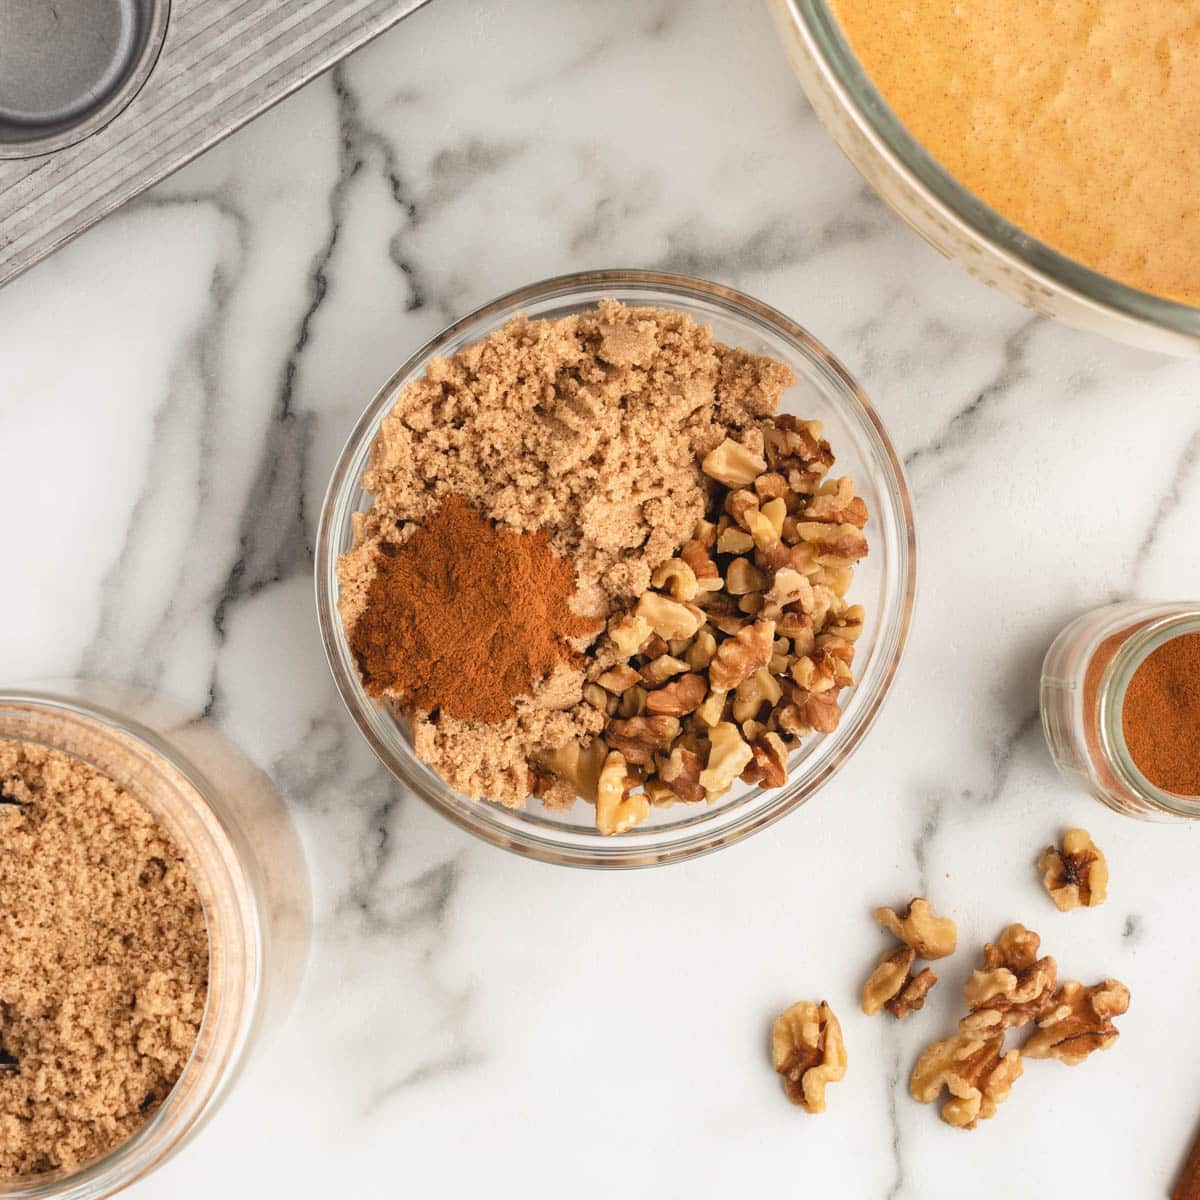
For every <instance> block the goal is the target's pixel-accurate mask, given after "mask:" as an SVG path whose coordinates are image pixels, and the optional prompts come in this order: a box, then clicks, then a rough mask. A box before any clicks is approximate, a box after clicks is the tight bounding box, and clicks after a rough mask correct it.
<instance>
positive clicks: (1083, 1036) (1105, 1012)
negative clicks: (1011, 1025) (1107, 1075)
mask: <svg viewBox="0 0 1200 1200" xmlns="http://www.w3.org/2000/svg"><path fill="white" fill-rule="evenodd" d="M1128 1008H1129V989H1128V988H1127V987H1126V986H1125V985H1124V984H1123V983H1119V982H1118V981H1117V980H1115V979H1106V980H1105V981H1104V982H1103V983H1097V984H1093V985H1092V986H1091V987H1088V988H1085V987H1084V986H1083V984H1081V983H1075V982H1074V981H1073V980H1070V981H1068V982H1067V983H1064V984H1063V985H1062V987H1061V988H1059V990H1058V994H1057V995H1056V996H1055V997H1054V999H1053V1004H1052V1006H1051V1008H1050V1011H1049V1012H1048V1013H1047V1014H1046V1015H1045V1016H1044V1017H1043V1018H1042V1019H1041V1020H1040V1021H1039V1022H1038V1027H1037V1029H1035V1030H1034V1032H1033V1033H1032V1034H1031V1035H1030V1037H1029V1040H1028V1041H1027V1042H1026V1043H1025V1045H1024V1047H1023V1049H1022V1053H1023V1054H1024V1055H1025V1057H1026V1058H1057V1059H1058V1060H1059V1062H1065V1063H1066V1064H1067V1065H1068V1066H1072V1067H1074V1066H1078V1065H1079V1063H1081V1062H1083V1060H1084V1059H1085V1058H1087V1056H1088V1055H1089V1054H1091V1053H1092V1051H1093V1050H1107V1049H1108V1048H1109V1046H1111V1045H1112V1044H1113V1042H1115V1041H1116V1040H1117V1037H1118V1032H1119V1031H1118V1030H1117V1027H1116V1026H1115V1025H1114V1024H1113V1022H1112V1018H1113V1017H1118V1016H1120V1015H1121V1013H1123V1012H1126V1011H1127V1010H1128Z"/></svg>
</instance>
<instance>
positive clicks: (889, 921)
mask: <svg viewBox="0 0 1200 1200" xmlns="http://www.w3.org/2000/svg"><path fill="white" fill-rule="evenodd" d="M875 920H877V921H878V922H879V924H880V925H882V926H883V927H884V929H886V930H888V931H889V932H890V933H893V934H894V935H895V936H896V937H898V938H899V939H900V940H901V941H902V942H903V943H904V944H905V945H906V946H911V947H912V948H913V950H915V951H916V953H917V957H918V958H927V959H935V958H945V957H946V955H948V954H953V953H954V948H955V946H956V945H957V944H958V926H956V925H955V924H954V922H953V921H952V920H951V919H950V918H949V917H935V916H934V915H933V910H932V909H931V908H930V907H929V901H928V900H925V899H923V898H922V897H921V896H914V897H913V899H912V900H910V901H909V904H908V909H907V910H906V911H905V913H904V915H903V916H902V917H901V916H897V914H896V911H895V910H894V909H891V908H877V909H876V910H875Z"/></svg>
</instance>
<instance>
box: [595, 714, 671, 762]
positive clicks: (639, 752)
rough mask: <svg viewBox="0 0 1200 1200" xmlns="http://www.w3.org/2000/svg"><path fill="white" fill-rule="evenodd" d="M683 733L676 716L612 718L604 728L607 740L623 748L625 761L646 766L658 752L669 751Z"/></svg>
mask: <svg viewBox="0 0 1200 1200" xmlns="http://www.w3.org/2000/svg"><path fill="white" fill-rule="evenodd" d="M678 736H679V722H678V721H677V720H676V719H675V718H674V717H666V716H657V717H630V718H629V719H628V720H625V721H618V720H615V719H612V720H609V722H608V724H607V725H606V726H605V728H604V740H605V741H606V742H607V743H608V745H609V746H610V747H611V748H612V749H613V750H619V751H620V752H621V753H622V754H623V755H624V756H625V761H626V762H630V763H635V764H636V765H637V766H645V765H646V764H647V763H650V762H652V761H653V759H654V755H655V754H656V753H661V754H666V753H667V752H668V751H669V750H670V749H671V743H672V742H674V741H675V739H676V738H677V737H678Z"/></svg>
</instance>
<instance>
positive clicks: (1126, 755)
mask: <svg viewBox="0 0 1200 1200" xmlns="http://www.w3.org/2000/svg"><path fill="white" fill-rule="evenodd" d="M1192 607H1194V610H1195V611H1193V612H1183V613H1172V614H1170V615H1168V616H1164V617H1159V618H1158V619H1156V620H1152V621H1150V622H1149V623H1148V624H1146V625H1143V626H1141V627H1140V628H1138V629H1135V631H1134V632H1133V633H1131V634H1130V635H1129V637H1128V638H1126V640H1125V641H1124V642H1122V644H1121V645H1120V647H1119V648H1118V649H1117V651H1116V653H1115V654H1113V656H1112V659H1111V660H1110V661H1109V663H1108V665H1107V666H1106V667H1105V668H1104V674H1103V675H1102V676H1101V677H1100V685H1099V689H1098V699H1097V706H1098V709H1099V712H1098V714H1097V730H1098V733H1099V737H1100V749H1101V752H1102V753H1103V755H1104V758H1105V760H1106V761H1107V763H1108V766H1109V767H1110V769H1111V770H1112V772H1113V774H1114V775H1115V776H1116V777H1117V778H1118V779H1119V780H1120V782H1121V783H1122V784H1124V786H1125V787H1127V788H1129V789H1130V790H1131V791H1133V792H1135V793H1136V794H1138V795H1141V796H1144V797H1145V798H1146V799H1147V800H1149V801H1151V802H1152V803H1154V804H1156V805H1158V806H1160V807H1161V808H1162V809H1163V810H1165V811H1166V812H1169V813H1172V814H1174V815H1175V816H1180V817H1188V818H1192V819H1195V818H1197V817H1200V796H1182V795H1179V794H1178V793H1176V792H1169V791H1167V790H1166V789H1164V788H1160V787H1158V786H1157V785H1155V784H1154V783H1152V782H1151V781H1150V780H1149V779H1148V778H1147V777H1146V776H1145V775H1144V774H1143V773H1142V770H1141V768H1140V767H1139V766H1138V765H1137V763H1136V762H1135V761H1134V758H1133V755H1132V754H1131V753H1130V751H1129V747H1128V745H1127V744H1126V741H1125V728H1124V712H1125V694H1126V692H1127V691H1128V690H1129V685H1130V683H1131V682H1132V680H1133V677H1134V676H1135V675H1136V674H1137V672H1138V669H1139V668H1140V667H1141V666H1142V664H1143V663H1144V662H1145V661H1146V660H1147V659H1148V658H1149V657H1150V655H1151V654H1153V653H1154V651H1155V650H1157V649H1158V648H1159V647H1160V646H1164V645H1166V644H1167V643H1168V642H1170V641H1174V639H1175V638H1177V637H1182V636H1183V635H1184V634H1189V633H1200V602H1197V603H1195V604H1194V605H1192ZM1093 653H1094V651H1093Z"/></svg>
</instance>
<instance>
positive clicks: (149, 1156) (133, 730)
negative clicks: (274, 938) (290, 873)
mask: <svg viewBox="0 0 1200 1200" xmlns="http://www.w3.org/2000/svg"><path fill="white" fill-rule="evenodd" d="M56 732H57V736H56ZM0 739H3V740H6V741H7V740H12V741H30V742H34V743H37V744H40V745H44V746H47V747H48V748H50V749H54V750H59V751H61V752H63V753H66V754H69V755H71V756H72V757H75V758H79V759H81V760H82V761H83V762H86V763H88V765H90V766H93V767H95V768H96V769H97V770H99V771H102V772H103V773H104V774H106V775H108V776H109V777H110V778H111V779H113V781H114V782H115V783H117V784H118V786H120V787H121V788H122V789H123V790H125V791H127V792H128V793H129V794H130V795H131V796H133V798H134V799H136V800H137V801H138V802H139V803H140V804H142V805H143V807H145V808H146V809H147V811H149V812H150V813H151V815H152V816H153V817H154V819H155V820H156V821H158V822H159V823H161V824H162V826H163V828H164V829H165V830H166V831H167V833H168V834H169V835H170V836H171V838H172V840H173V841H174V842H175V844H176V846H177V847H178V849H179V851H180V853H181V854H182V856H183V858H184V861H185V864H186V866H187V870H188V873H189V875H190V876H191V878H192V882H193V884H194V885H195V886H196V890H197V892H198V893H199V898H200V901H201V906H202V908H203V912H204V921H205V929H206V933H207V937H208V992H207V996H206V998H205V1006H204V1014H203V1016H202V1018H201V1023H200V1028H199V1030H198V1031H197V1035H196V1042H195V1045H194V1046H193V1047H192V1051H191V1053H190V1054H189V1056H188V1060H187V1062H186V1064H185V1065H184V1068H183V1070H182V1072H181V1073H180V1075H179V1078H178V1079H177V1080H176V1081H175V1084H174V1085H173V1086H172V1088H171V1091H170V1092H168V1094H167V1096H166V1098H165V1099H164V1100H163V1102H162V1104H161V1105H160V1106H159V1108H158V1110H157V1111H156V1112H155V1113H154V1115H153V1116H152V1117H151V1118H150V1119H149V1120H148V1121H147V1122H146V1123H145V1124H144V1125H143V1126H142V1127H141V1128H140V1129H138V1130H137V1131H136V1132H135V1133H133V1134H132V1135H131V1136H130V1137H129V1138H127V1139H126V1140H125V1141H124V1142H122V1143H120V1145H118V1146H116V1147H114V1148H113V1149H112V1150H111V1151H110V1152H109V1153H107V1154H105V1155H104V1156H102V1157H101V1158H98V1159H93V1160H92V1161H90V1162H88V1163H85V1164H84V1165H83V1166H82V1167H80V1168H79V1169H77V1170H73V1171H61V1170H60V1171H55V1172H47V1173H45V1174H39V1175H32V1176H19V1177H15V1178H11V1179H6V1180H0V1197H4V1198H5V1200H15V1198H20V1200H49V1198H50V1197H54V1198H55V1200H102V1198H103V1197H106V1196H111V1195H112V1194H113V1193H115V1192H117V1191H120V1190H122V1189H123V1188H125V1187H128V1186H129V1185H130V1184H132V1183H134V1182H135V1181H136V1180H138V1179H141V1178H142V1177H144V1176H145V1175H147V1174H149V1173H150V1172H151V1171H153V1170H154V1169H155V1168H157V1167H158V1166H160V1165H161V1164H162V1163H163V1162H164V1161H166V1159H167V1158H169V1157H170V1156H171V1155H172V1154H173V1153H174V1152H175V1151H176V1150H178V1149H179V1148H180V1146H182V1145H183V1144H184V1142H185V1141H186V1140H187V1139H188V1138H189V1137H190V1136H191V1135H192V1134H193V1133H195V1132H196V1130H197V1129H198V1128H199V1127H200V1126H201V1125H202V1124H203V1122H204V1120H205V1119H206V1118H207V1117H208V1116H209V1115H210V1114H211V1112H212V1111H213V1109H214V1107H215V1102H216V1101H217V1100H218V1098H219V1097H220V1096H222V1095H223V1094H224V1092H225V1089H226V1088H227V1086H228V1084H229V1083H230V1082H231V1081H232V1079H233V1078H234V1077H235V1075H236V1073H237V1069H238V1067H239V1065H240V1064H241V1062H242V1060H243V1058H244V1052H245V1049H246V1047H247V1044H248V1041H249V1037H250V1034H251V1031H252V1029H253V1026H254V1018H255V1013H256V1009H257V1007H258V999H259V996H260V993H261V978H262V964H263V953H262V951H263V927H262V919H261V913H260V912H259V908H258V901H257V892H256V889H255V887H254V884H253V880H252V879H251V878H250V876H249V874H248V872H247V868H246V863H245V860H244V858H243V856H242V855H241V854H240V853H239V850H238V838H237V836H236V834H235V832H234V831H233V830H231V829H230V828H229V826H228V824H227V822H226V821H225V819H224V818H223V817H222V816H221V814H220V813H219V812H218V810H217V808H216V806H215V805H214V804H213V803H212V802H211V797H212V796H213V795H214V794H215V793H214V789H213V786H212V784H211V783H210V781H209V780H208V779H207V777H206V776H205V775H204V773H203V772H201V771H200V770H199V769H198V768H197V767H196V766H195V765H194V764H193V763H192V762H191V761H190V760H189V759H188V758H186V757H185V756H184V755H182V754H180V752H179V751H178V750H177V749H176V748H175V747H174V746H172V745H170V744H169V743H167V742H166V741H165V739H164V738H162V737H161V736H160V735H159V734H158V733H156V732H155V731H154V730H152V729H150V728H148V727H147V726H145V725H142V724H141V723H139V722H137V721H135V720H132V719H130V718H128V717H125V716H123V715H122V714H120V713H117V712H115V711H113V710H111V709H107V708H105V707H102V706H100V705H95V704H92V703H90V702H85V701H81V700H78V699H76V698H74V697H67V696H62V695H58V694H54V693H50V692H42V691H32V690H31V691H25V690H20V691H16V690H13V691H8V690H6V691H0ZM122 759H123V760H124V761H125V762H126V763H128V765H129V767H130V768H131V769H132V770H131V771H130V772H123V771H120V770H118V769H117V768H116V767H115V766H114V763H116V762H118V761H119V760H122ZM172 809H174V811H170V810H172Z"/></svg>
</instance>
